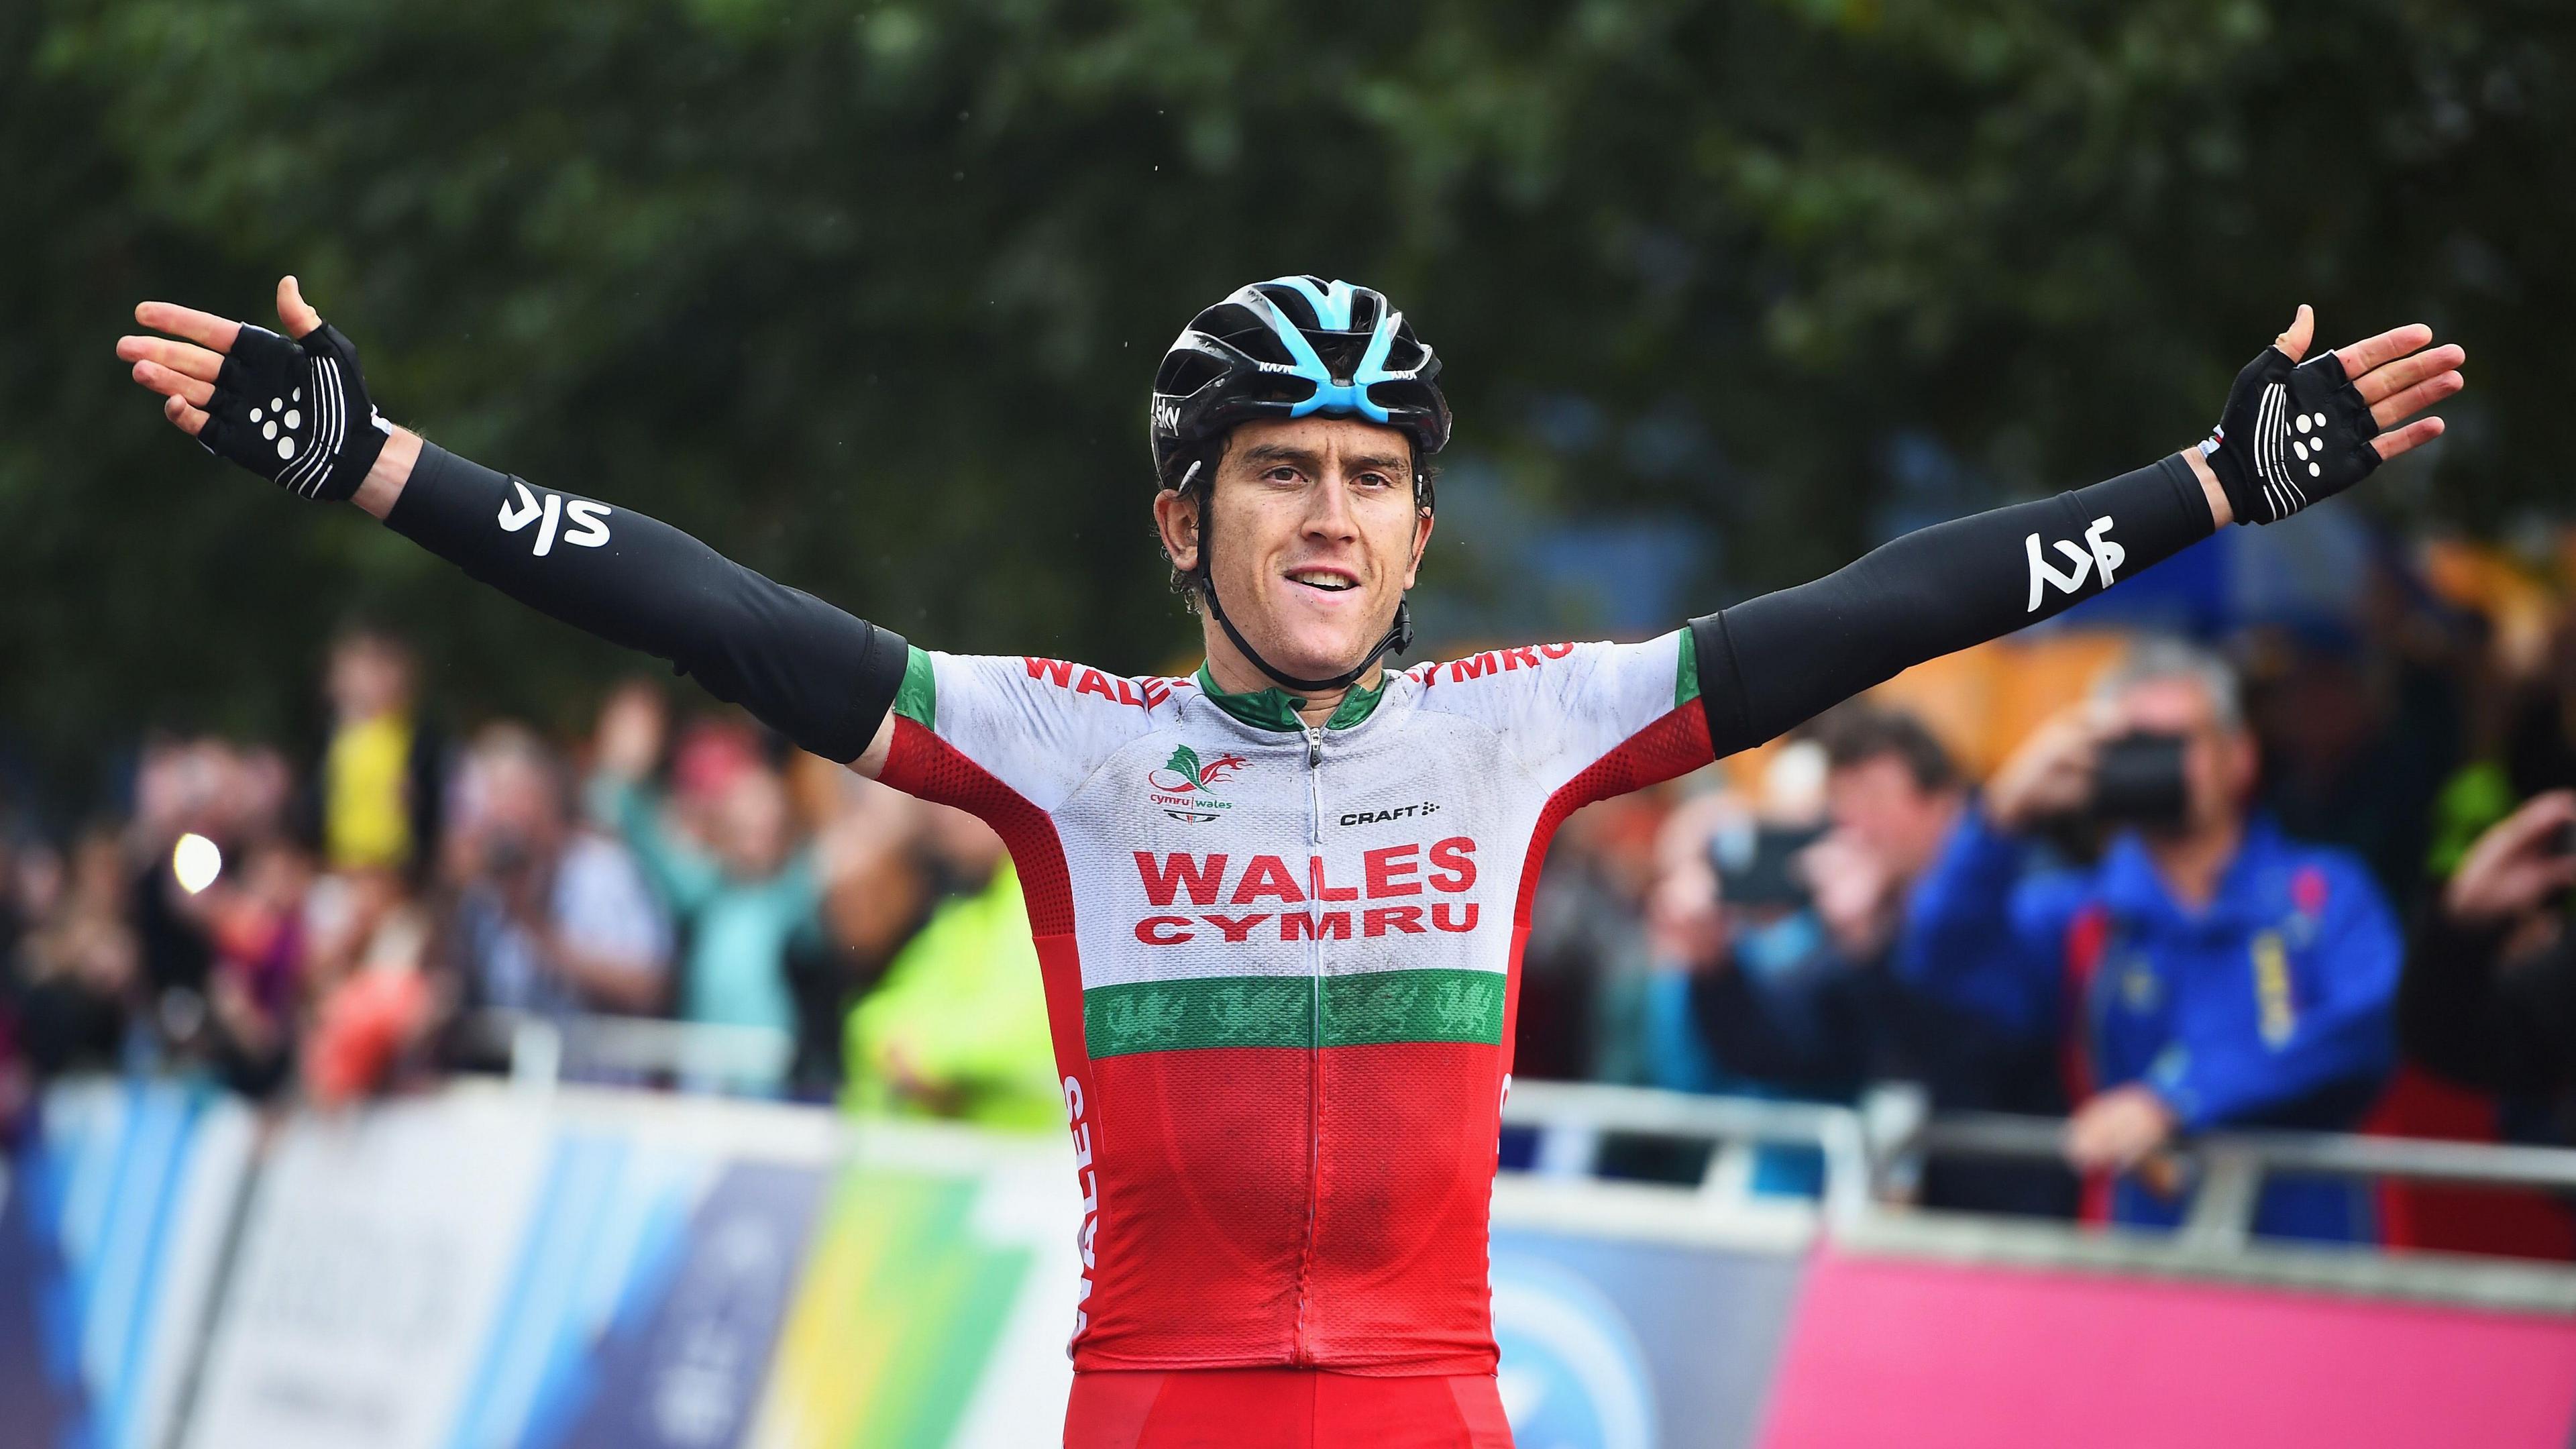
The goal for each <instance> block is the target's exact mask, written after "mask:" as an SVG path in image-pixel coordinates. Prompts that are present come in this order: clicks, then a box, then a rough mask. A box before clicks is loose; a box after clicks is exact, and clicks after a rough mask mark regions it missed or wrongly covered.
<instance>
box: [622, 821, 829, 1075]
mask: <svg viewBox="0 0 2576 1449" xmlns="http://www.w3.org/2000/svg"><path fill="white" fill-rule="evenodd" d="M763 782H764V783H767V784H771V785H774V784H775V780H774V777H767V776H764V777H763ZM749 793H751V790H749V789H747V790H746V794H747V795H748V794H749ZM771 793H773V794H774V793H775V792H771ZM590 803H591V809H592V811H593V813H594V814H596V815H597V816H599V817H600V818H601V819H602V820H603V821H605V822H606V823H607V824H609V825H610V826H611V827H612V828H614V829H615V830H616V831H617V833H618V834H619V835H620V836H621V837H623V838H624V840H625V841H626V844H627V848H628V849H630V850H632V851H633V852H634V853H635V858H636V860H637V861H638V862H639V863H640V864H641V865H642V866H643V868H644V876H645V879H646V880H647V881H648V882H650V883H651V885H652V887H653V890H654V893H655V894H656V895H658V896H660V897H661V899H662V902H663V904H664V905H665V906H666V907H668V908H669V910H670V912H671V915H672V917H673V919H674V920H675V921H677V922H678V923H679V925H680V927H681V929H682V932H683V933H684V937H685V939H686V942H687V946H686V949H685V951H684V953H683V955H682V957H681V963H680V980H679V991H678V993H677V999H676V1000H675V1001H674V1002H673V1014H674V1015H676V1016H678V1017H679V1018H680V1019H681V1020H683V1021H690V1022H699V1023H707V1024H714V1025H722V1026H748V1027H760V1028H765V1029H768V1030H773V1031H777V1032H780V1033H782V1034H783V1038H784V1039H785V1040H789V1041H792V1040H793V1039H794V1033H795V1031H796V1025H797V1022H796V998H795V993H794V991H793V990H792V989H791V988H790V985H789V982H788V975H787V958H788V953H789V950H790V948H791V947H793V946H795V945H797V944H799V943H800V942H803V941H814V940H819V939H820V933H821V925H820V922H819V919H818V916H817V911H818V908H819V906H820V903H821V898H822V887H821V882H820V878H819V873H818V872H817V870H816V869H815V864H814V859H813V853H812V851H811V850H810V849H805V850H792V851H779V852H776V853H775V855H774V864H773V865H772V868H771V869H770V870H769V871H767V872H766V873H762V874H757V875H752V874H743V873H738V872H736V871H732V870H728V869H727V868H726V866H725V864H724V863H723V862H722V861H720V860H719V859H718V858H717V857H716V856H715V855H713V854H711V853H710V852H708V851H706V850H704V849H701V848H700V847H699V846H698V845H697V844H696V842H694V841H692V840H690V839H688V838H687V837H686V836H684V835H682V834H681V833H680V832H678V831H677V830H674V829H673V828H671V826H670V824H669V823H668V822H667V821H666V820H665V819H664V818H663V810H662V806H661V802H660V800H659V799H658V798H657V797H656V796H655V795H653V794H652V793H650V792H648V791H646V790H644V789H643V788H642V787H640V786H638V785H636V784H635V783H633V782H632V781H629V780H625V779H622V778H620V777H618V776H615V775H610V774H604V773H603V774H601V775H599V776H597V777H595V778H594V779H593V780H592V782H591V787H590ZM744 808H745V809H746V810H759V811H767V810H775V811H776V812H777V813H778V815H779V819H778V820H776V821H775V822H771V823H768V824H767V825H765V826H764V825H763V824H762V823H761V822H750V828H752V829H754V830H759V829H764V828H766V829H775V830H779V831H784V830H785V828H786V823H785V819H784V811H785V803H784V800H783V798H779V799H775V800H772V801H766V802H764V801H757V800H751V799H748V798H747V799H746V800H745V801H744ZM785 1062H786V1056H785V1053H784V1052H783V1051H782V1053H781V1056H780V1066H781V1072H782V1073H783V1070H784V1067H785ZM782 1081H783V1076H773V1077H772V1078H769V1079H764V1080H760V1081H746V1082H743V1083H741V1084H740V1085H743V1086H746V1087H752V1088H756V1089H761V1090H775V1089H777V1088H778V1087H779V1086H780V1085H781V1082H782Z"/></svg>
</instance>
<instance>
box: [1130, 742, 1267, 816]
mask: <svg viewBox="0 0 2576 1449" xmlns="http://www.w3.org/2000/svg"><path fill="white" fill-rule="evenodd" d="M1249 763H1251V762H1250V761H1248V760H1246V759H1244V757H1243V756H1241V755H1219V756H1217V757H1216V758H1215V759H1213V760H1210V761H1208V762H1207V763H1206V764H1204V765H1202V764H1200V763H1199V752H1198V751H1196V750H1193V749H1191V748H1190V747H1189V746H1187V745H1181V746H1178V747H1176V748H1174V749H1173V751H1172V757H1171V758H1170V759H1168V760H1165V761H1164V762H1163V767H1162V768H1161V769H1159V770H1147V771H1146V772H1145V785H1146V789H1147V791H1148V792H1149V795H1150V798H1151V799H1152V800H1153V802H1154V803H1155V804H1157V805H1160V806H1162V807H1163V813H1164V814H1166V815H1169V816H1170V817H1172V818H1173V819H1174V820H1214V819H1215V818H1217V816H1219V815H1221V814H1223V813H1225V812H1226V811H1228V810H1231V809H1233V808H1234V802H1233V801H1231V800H1220V799H1218V798H1216V796H1215V795H1214V794H1212V793H1211V792H1212V791H1213V790H1214V789H1215V788H1216V787H1217V786H1219V785H1222V784H1224V783H1225V782H1226V781H1227V780H1228V779H1231V778H1232V777H1233V775H1234V772H1235V771H1237V770H1240V769H1242V768H1243V767H1244V766H1245V765H1247V764H1249Z"/></svg>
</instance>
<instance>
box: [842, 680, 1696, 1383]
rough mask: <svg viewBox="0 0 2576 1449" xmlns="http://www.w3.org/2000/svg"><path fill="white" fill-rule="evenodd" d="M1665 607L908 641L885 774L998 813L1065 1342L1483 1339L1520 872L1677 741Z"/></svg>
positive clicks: (1688, 695)
mask: <svg viewBox="0 0 2576 1449" xmlns="http://www.w3.org/2000/svg"><path fill="white" fill-rule="evenodd" d="M1697 676H1698V672H1697V669H1696V667H1695V665H1694V661H1693V653H1692V647H1691V638H1690V635H1689V633H1688V632H1687V631H1684V632H1679V633H1675V634H1668V635H1665V636H1664V637H1662V638H1660V639H1656V640H1653V641H1651V642H1648V643H1644V644H1551V645H1545V646H1540V647H1531V648H1520V649H1508V650H1499V651H1496V652H1493V653H1489V654H1481V655H1477V656H1475V657H1473V658H1470V659H1461V660H1457V661H1455V662H1451V663H1443V664H1426V665H1421V666H1417V667H1416V668H1413V669H1411V670H1407V671H1405V672H1404V673H1401V674H1390V675H1389V676H1387V678H1386V681H1385V683H1384V685H1383V686H1382V687H1381V688H1380V689H1379V690H1378V691H1377V692H1375V693H1373V694H1364V695H1355V696H1353V697H1352V698H1351V699H1350V700H1348V701H1347V702H1345V703H1344V705H1343V706H1342V707H1341V709H1340V710H1339V711H1338V712H1337V713H1336V714H1335V716H1334V717H1333V719H1332V720H1331V721H1330V722H1329V723H1328V724H1326V725H1323V726H1316V727H1312V728H1309V727H1306V726H1304V725H1302V724H1301V723H1300V722H1299V721H1298V719H1297V718H1296V717H1295V715H1294V714H1293V713H1292V712H1291V709H1290V702H1289V701H1288V700H1286V699H1285V698H1283V697H1282V696H1281V695H1280V694H1279V693H1278V692H1277V691H1275V690H1274V691H1265V692H1263V693H1260V694H1254V695H1220V694H1217V693H1216V692H1215V691H1214V690H1213V688H1212V686H1211V685H1210V683H1209V682H1208V680H1207V678H1206V676H1205V674H1204V672H1202V673H1201V675H1200V676H1199V677H1197V678H1195V679H1125V678H1118V677H1115V676H1111V675H1107V674H1104V673H1103V672H1101V671H1100V670H1097V669H1089V668H1085V667H1083V666H1081V665H1078V664H1067V663H1064V662H1061V661H1057V660H1048V659H1033V658H988V657H965V656H958V655H948V654H937V653H929V652H925V651H922V650H918V649H916V650H914V651H913V653H912V655H911V660H910V667H909V669H908V671H907V673H906V675H905V679H904V683H903V687H902V690H901V692H900V693H899V694H898V696H897V698H896V701H895V714H896V723H895V736H894V746H893V753H892V754H891V756H890V757H889V758H888V761H887V764H886V767H885V770H884V772H883V778H884V780H885V781H886V783H888V784H891V785H894V786H897V787H899V788H901V789H904V790H907V791H910V792H911V793H913V794H916V795H919V796H922V797H924V798H926V799H931V800H936V801H940V802H943V803H946V804H950V805H956V806H960V807H962V808H964V809H966V810H969V811H972V812H973V813H975V814H977V815H979V816H981V817H982V818H983V819H984V820H986V821H987V822H989V823H990V824H991V825H992V826H993V828H994V829H995V830H997V831H998V832H1000V834H1001V836H1002V838H1003V840H1004V841H1006V842H1007V843H1008V844H1009V847H1010V850H1011V853H1012V856H1013V858H1014V859H1015V860H1016V862H1017V864H1018V867H1019V873H1020V879H1021V881H1022V883H1023V885H1024V886H1025V888H1026V890H1027V896H1028V909H1029V921H1030V927H1031V929H1032V931H1033V932H1034V933H1035V935H1036V937H1037V949H1038V959H1039V961H1040V963H1041V967H1042V970H1043V971H1044V974H1045V978H1046V996H1047V1008H1048V1011H1049V1014H1050V1016H1051V1018H1052V1022H1053V1029H1054V1037H1055V1052H1056V1061H1057V1066H1058V1069H1059V1071H1060V1073H1061V1075H1062V1077H1063V1085H1064V1095H1065V1103H1066V1108H1067V1111H1068V1113H1069V1115H1070V1118H1071V1126H1072V1133H1073V1147H1074V1157H1075V1162H1076V1165H1077V1172H1078V1174H1079V1178H1080V1185H1081V1189H1082V1200H1083V1220H1082V1225H1081V1230H1080V1231H1081V1243H1082V1261H1083V1282H1082V1287H1081V1294H1082V1303H1081V1313H1080V1315H1079V1318H1078V1320H1077V1323H1076V1326H1075V1331H1074V1338H1073V1356H1074V1365H1075V1367H1076V1368H1077V1369H1081V1370H1098V1369H1185V1368H1215V1367H1256V1366H1264V1365H1302V1366H1315V1367H1323V1368H1330V1369H1336V1370H1341V1371H1344V1372H1354V1373H1374V1374H1459V1373H1490V1372H1492V1370H1493V1367H1494V1359H1495V1353H1494V1341H1493V1333H1492V1328H1491V1325H1490V1319H1489V1314H1488V1299H1489V1296H1490V1295H1489V1290H1488V1287H1487V1275H1486V1228H1487V1219H1488V1216H1489V1211H1490V1205H1491V1199H1492V1191H1493V1175H1494V1168H1495V1151H1496V1143H1497V1141H1498V1136H1499V1131H1500V1122H1499V1115H1500V1112H1501V1107H1502V1097H1503V1093H1504V1091H1505V1089H1506V1087H1507V1085H1508V1083H1509V1080H1510V1072H1511V1042H1512V1023H1513V1005H1514V1000H1515V997H1516V994H1517V987H1518V985H1519V969H1520V958H1521V946H1522V942H1523V940H1524V939H1525V938H1526V936H1527V934H1528V931H1529V911H1530V898H1531V892H1532V887H1533V886H1534V885H1535V883H1536V879H1537V874H1538V869H1539V863H1540V860H1541V858H1542V857H1543V856H1544V855H1545V854H1546V850H1547V842H1548V838H1549V836H1550V835H1551V834H1552V833H1553V832H1554V830H1555V828H1556V825H1557V822H1559V821H1560V820H1562V819H1564V818H1565V816H1566V815H1567V814H1568V813H1569V812H1571V811H1572V810H1574V809H1575V808H1576V807H1578V806H1580V805H1583V804H1586V803H1588V802H1590V801H1593V800H1598V799H1601V798H1603V797H1605V796H1610V795H1616V794H1619V793H1621V792H1624V791H1627V790H1633V789H1636V788H1638V787H1640V786H1643V785H1647V784H1651V783H1653V782H1655V781H1658V780H1664V779H1668V778H1670V777H1672V776H1674V775H1677V774H1680V773H1682V772H1684V771H1686V770H1689V769H1692V768H1694V767H1696V766H1698V765H1702V764H1705V763H1707V762H1708V759H1709V732H1708V727H1707V723H1706V721H1705V719H1704V717H1703V715H1702V712H1701V709H1700V706H1699V703H1698V694H1699V684H1698V677H1697Z"/></svg>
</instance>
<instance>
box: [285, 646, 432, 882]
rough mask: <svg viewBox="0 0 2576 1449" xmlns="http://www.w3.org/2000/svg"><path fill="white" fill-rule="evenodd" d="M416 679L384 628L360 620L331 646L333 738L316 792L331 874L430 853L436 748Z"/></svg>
mask: <svg viewBox="0 0 2576 1449" xmlns="http://www.w3.org/2000/svg"><path fill="white" fill-rule="evenodd" d="M418 675H419V665H418V663H417V662H416V661H415V660H414V659H413V657H412V653H411V649H410V647H409V646H408V645H406V644H404V643H403V642H402V641H401V640H399V639H397V638H395V637H394V636H392V635H390V634H386V633H382V632H379V631H377V630H374V629H370V628H366V627H363V626H361V627H356V628H351V629H347V630H344V631H343V632H342V633H341V634H340V636H339V637H338V638H337V639H334V640H333V641H332V643H331V655H330V662H329V664H328V665H327V667H326V671H325V674H324V677H323V692H324V694H325V695H326V696H327V697H328V699H329V701H330V706H331V738H330V742H329V743H328V744H327V745H325V746H324V748H323V752H322V769H321V776H320V781H319V788H318V789H317V790H316V791H315V796H316V802H317V804H318V805H319V807H320V814H321V831H320V835H321V840H322V855H323V861H324V863H325V864H326V865H328V866H329V867H330V868H331V869H333V870H361V869H371V868H376V867H390V868H392V869H396V870H403V869H408V868H411V867H413V866H415V865H417V864H420V863H423V862H426V861H429V860H431V859H434V858H435V856H436V851H437V836H438V825H439V811H440V808H441V806H442V805H443V804H444V803H445V791H444V789H443V781H442V779H441V750H440V745H439V741H438V737H437V735H436V734H435V733H434V732H433V731H431V730H430V729H428V728H427V727H426V726H425V725H424V724H423V723H422V722H421V718H420V711H419V707H418V704H417V701H416V699H415V695H416V691H417V679H418Z"/></svg>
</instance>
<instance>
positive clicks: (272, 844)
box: [190, 837, 314, 1097]
mask: <svg viewBox="0 0 2576 1449" xmlns="http://www.w3.org/2000/svg"><path fill="white" fill-rule="evenodd" d="M248 854H249V859H248V860H247V861H245V862H244V863H243V865H242V866H241V868H240V869H239V870H237V871H228V872H226V873H225V874H226V875H227V876H228V877H237V878H238V879H237V882H232V883H228V884H227V885H226V886H224V887H223V888H221V889H208V890H206V891H203V892H201V893H200V894H198V895H197V896H196V897H195V898H194V900H193V901H192V902H191V903H190V904H191V907H192V910H191V914H193V915H196V916H198V917H199V918H201V919H203V920H204V921H205V923H206V927H207V934H208V937H209V939H210V940H211V941H212V942H213V944H214V947H215V960H214V964H213V967H212V969H211V970H210V972H209V973H208V975H207V978H206V1005H207V1009H208V1025H209V1028H210V1030H209V1033H208V1035H209V1040H208V1041H207V1043H206V1048H207V1051H208V1054H209V1056H210V1057H211V1058H212V1061H213V1064H214V1066H215V1069H216V1071H217V1072H218V1073H219V1074H220V1075H221V1076H222V1078H223V1080H224V1082H225V1084H226V1085H228V1086H230V1087H231V1088H232V1089H233V1090H235V1091H237V1092H241V1093H243V1094H244V1095H246V1096H253V1097H263V1096H266V1095H268V1094H269V1093H270V1092H271V1091H274V1090H275V1089H276V1088H277V1087H278V1086H279V1085H280V1084H281V1083H283V1082H284V1081H285V1080H286V1078H287V1074H288V1071H289V1070H290V1068H291V1067H292V1065H293V1061H292V1056H293V1050H292V1048H293V1042H292V1035H293V1032H294V1029H295V1024H296V1023H295V1018H296V1015H297V1013H298V1012H299V1011H300V1010H301V1008H302V1006H303V996H304V988H305V979H304V954H305V950H304V937H305V930H304V905H305V900H306V897H307V896H308V895H309V894H310V892H311V891H312V889H313V881H314V872H313V862H312V859H311V857H310V856H308V855H307V854H306V853H305V852H304V851H303V850H302V849H300V848H298V847H297V846H295V845H292V844H290V843H288V842H287V841H285V840H284V839H282V838H276V837H272V838H270V839H268V840H264V841H261V842H260V843H259V844H258V845H257V846H255V847H253V848H252V849H251V850H250V851H249V853H248Z"/></svg>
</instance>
